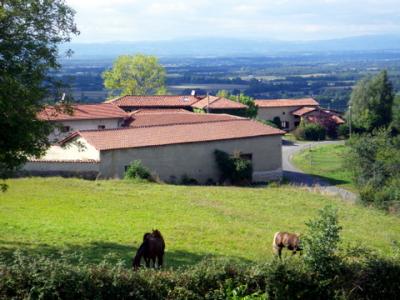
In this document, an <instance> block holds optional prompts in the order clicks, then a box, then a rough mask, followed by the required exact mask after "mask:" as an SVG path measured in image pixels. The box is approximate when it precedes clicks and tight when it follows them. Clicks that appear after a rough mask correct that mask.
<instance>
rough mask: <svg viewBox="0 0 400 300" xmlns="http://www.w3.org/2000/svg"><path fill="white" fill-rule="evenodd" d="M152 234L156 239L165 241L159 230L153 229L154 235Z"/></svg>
mask: <svg viewBox="0 0 400 300" xmlns="http://www.w3.org/2000/svg"><path fill="white" fill-rule="evenodd" d="M152 234H153V236H154V237H156V238H159V239H162V240H164V238H163V236H162V234H161V232H160V231H159V230H158V229H153V233H152Z"/></svg>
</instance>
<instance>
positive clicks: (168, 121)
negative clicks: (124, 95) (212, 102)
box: [129, 111, 243, 127]
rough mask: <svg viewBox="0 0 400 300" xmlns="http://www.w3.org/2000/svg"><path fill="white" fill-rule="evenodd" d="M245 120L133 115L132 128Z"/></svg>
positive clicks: (170, 114)
mask: <svg viewBox="0 0 400 300" xmlns="http://www.w3.org/2000/svg"><path fill="white" fill-rule="evenodd" d="M238 119H243V118H240V117H236V116H232V115H227V114H197V113H192V112H188V111H186V113H184V112H175V113H174V112H166V113H139V114H132V117H131V122H130V125H129V126H130V127H145V126H159V125H172V124H176V125H177V124H195V123H209V122H221V121H232V120H238Z"/></svg>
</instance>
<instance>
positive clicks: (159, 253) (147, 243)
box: [132, 229, 165, 270]
mask: <svg viewBox="0 0 400 300" xmlns="http://www.w3.org/2000/svg"><path fill="white" fill-rule="evenodd" d="M164 250H165V242H164V238H163V236H162V235H161V232H160V231H159V230H158V229H155V230H153V232H152V233H149V232H147V233H145V234H144V236H143V242H142V244H141V245H140V247H139V249H138V250H137V252H136V255H135V257H134V258H133V261H132V266H133V268H134V269H135V270H136V269H138V268H139V267H140V261H141V259H142V257H143V259H144V261H145V264H146V267H147V268H149V267H150V264H151V262H152V263H153V267H154V268H155V267H156V261H157V266H158V267H159V268H161V267H162V264H163V258H164Z"/></svg>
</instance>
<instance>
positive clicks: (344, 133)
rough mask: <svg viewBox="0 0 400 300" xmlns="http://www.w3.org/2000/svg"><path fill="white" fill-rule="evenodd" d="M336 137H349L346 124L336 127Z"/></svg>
mask: <svg viewBox="0 0 400 300" xmlns="http://www.w3.org/2000/svg"><path fill="white" fill-rule="evenodd" d="M338 135H339V136H340V137H343V138H345V139H347V138H348V137H349V126H348V125H347V124H340V125H339V127H338Z"/></svg>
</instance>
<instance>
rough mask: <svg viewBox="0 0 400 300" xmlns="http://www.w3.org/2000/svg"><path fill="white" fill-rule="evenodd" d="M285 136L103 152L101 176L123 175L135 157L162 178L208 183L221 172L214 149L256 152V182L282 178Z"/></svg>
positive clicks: (253, 157)
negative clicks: (283, 137)
mask: <svg viewBox="0 0 400 300" xmlns="http://www.w3.org/2000/svg"><path fill="white" fill-rule="evenodd" d="M281 147H282V142H281V136H279V135H277V136H265V137H254V138H245V139H237V140H226V141H214V142H202V143H191V144H178V145H167V146H159V147H147V148H136V149H121V150H109V151H101V153H100V160H101V164H100V176H102V177H105V178H122V177H123V175H124V172H125V166H128V165H129V164H130V163H131V162H132V161H134V160H141V161H142V163H143V165H144V166H146V167H147V168H149V169H150V170H151V171H152V172H153V173H155V174H157V175H158V176H159V177H160V179H161V180H164V181H173V180H174V179H175V180H176V181H177V182H179V181H180V179H181V177H182V176H183V175H187V176H189V177H190V178H195V179H196V180H197V181H198V182H200V183H204V182H206V181H207V180H208V179H213V180H214V181H217V180H218V179H219V172H218V168H217V165H216V163H215V157H214V150H215V149H219V150H222V151H225V152H228V153H231V154H233V153H234V152H235V151H240V152H241V153H246V154H249V153H251V154H252V162H253V171H254V173H253V181H266V180H268V179H278V178H280V177H281V175H282V149H281Z"/></svg>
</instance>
